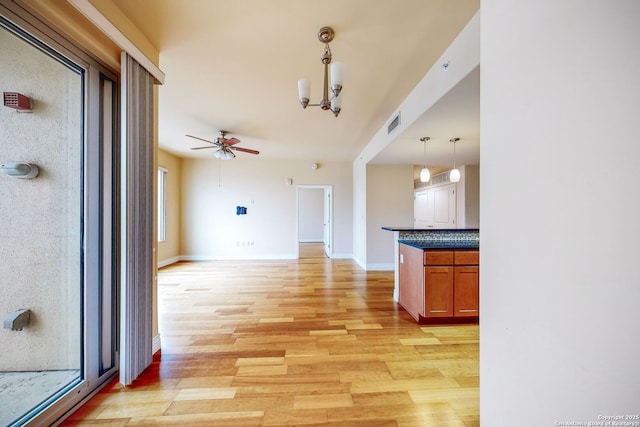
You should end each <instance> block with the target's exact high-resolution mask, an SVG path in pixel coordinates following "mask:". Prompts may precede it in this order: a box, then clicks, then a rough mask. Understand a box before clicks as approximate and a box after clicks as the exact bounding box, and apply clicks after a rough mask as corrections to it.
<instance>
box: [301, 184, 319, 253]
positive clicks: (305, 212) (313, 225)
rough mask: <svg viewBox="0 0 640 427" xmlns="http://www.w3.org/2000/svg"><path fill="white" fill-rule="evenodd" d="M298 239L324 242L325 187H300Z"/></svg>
mask: <svg viewBox="0 0 640 427" xmlns="http://www.w3.org/2000/svg"><path fill="white" fill-rule="evenodd" d="M298 241H299V242H324V189H322V188H299V189H298Z"/></svg>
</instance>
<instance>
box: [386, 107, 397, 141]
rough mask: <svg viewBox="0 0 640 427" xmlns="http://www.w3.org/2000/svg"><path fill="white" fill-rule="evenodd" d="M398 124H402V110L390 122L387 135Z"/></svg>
mask: <svg viewBox="0 0 640 427" xmlns="http://www.w3.org/2000/svg"><path fill="white" fill-rule="evenodd" d="M398 126H400V112H399V111H398V114H396V116H395V117H394V118H393V119H392V120H391V121H390V122H389V125H388V126H387V135H390V134H391V132H393V131H394V130H395V129H396V128H397V127H398Z"/></svg>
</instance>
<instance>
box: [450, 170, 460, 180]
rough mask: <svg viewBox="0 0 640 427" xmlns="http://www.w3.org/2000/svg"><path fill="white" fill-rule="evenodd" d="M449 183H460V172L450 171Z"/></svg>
mask: <svg viewBox="0 0 640 427" xmlns="http://www.w3.org/2000/svg"><path fill="white" fill-rule="evenodd" d="M449 181H451V182H459V181H460V171H459V170H458V169H455V168H454V169H451V172H449Z"/></svg>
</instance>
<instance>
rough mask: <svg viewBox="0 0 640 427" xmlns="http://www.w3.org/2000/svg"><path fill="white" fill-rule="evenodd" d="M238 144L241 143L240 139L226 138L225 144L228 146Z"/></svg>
mask: <svg viewBox="0 0 640 427" xmlns="http://www.w3.org/2000/svg"><path fill="white" fill-rule="evenodd" d="M238 142H240V140H239V139H238V138H228V139H227V138H225V140H224V143H225V144H227V145H233V144H237V143H238Z"/></svg>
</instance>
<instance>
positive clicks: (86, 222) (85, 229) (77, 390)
mask: <svg viewBox="0 0 640 427" xmlns="http://www.w3.org/2000/svg"><path fill="white" fill-rule="evenodd" d="M0 17H3V18H4V21H6V22H4V25H2V27H3V31H4V28H6V29H7V30H9V31H10V32H12V33H13V34H15V35H16V36H18V37H20V38H22V39H23V40H25V41H27V42H28V43H30V44H31V45H32V46H34V47H35V48H38V49H39V50H41V51H42V52H43V53H44V54H48V55H49V56H51V57H53V58H55V59H57V60H59V61H60V62H62V63H65V64H67V65H68V64H73V65H74V66H77V68H78V69H80V70H82V71H81V72H82V75H83V88H82V89H83V99H82V104H83V105H82V114H83V117H82V129H79V130H78V131H79V132H81V133H82V142H83V147H82V151H83V155H82V158H83V160H82V162H83V164H82V180H83V181H82V182H83V183H82V201H81V202H82V210H81V211H82V218H81V221H82V230H81V232H82V242H81V245H82V248H81V249H82V254H83V256H82V259H81V264H82V280H81V290H80V291H81V295H82V299H81V301H82V307H81V313H82V316H81V317H82V328H81V330H82V332H81V334H82V337H81V343H82V344H81V351H82V355H81V374H80V380H79V381H78V382H76V383H70V385H69V386H67V387H65V388H64V389H63V390H61V391H59V392H58V393H56V394H55V395H54V396H51V397H50V398H49V399H47V400H46V401H44V402H43V403H42V404H40V405H39V406H38V407H36V408H35V409H33V410H32V411H30V412H29V413H27V414H25V415H24V416H23V417H22V418H20V419H18V420H17V421H15V422H14V425H56V424H58V423H60V422H61V420H62V419H63V418H64V417H65V416H66V415H67V414H68V413H69V412H70V411H72V410H73V409H74V408H76V407H78V406H79V405H81V404H82V403H83V402H84V401H85V400H87V399H89V398H90V397H91V396H92V395H93V394H95V393H96V392H97V391H98V390H99V389H100V388H101V387H102V386H104V385H106V384H107V382H108V381H109V380H111V379H112V378H114V377H115V375H116V374H117V372H118V348H117V345H118V342H119V340H118V336H117V335H118V328H117V326H118V320H117V319H118V298H117V297H118V289H119V283H118V280H119V277H120V275H119V274H118V273H117V270H118V264H117V263H118V259H119V256H118V253H119V242H118V240H117V237H111V239H109V236H118V235H119V233H118V232H117V228H118V216H117V212H118V206H119V200H118V195H117V194H118V190H119V181H118V176H119V173H118V171H119V164H118V163H119V155H117V154H116V153H117V150H118V149H119V141H118V138H119V132H118V131H117V129H118V128H119V123H118V117H119V114H118V108H119V102H118V99H117V97H118V87H119V81H118V74H117V72H114V71H112V70H110V69H108V68H107V67H105V66H103V65H102V64H100V63H98V62H97V61H95V60H94V59H93V58H92V57H91V56H90V55H89V54H87V53H86V52H83V51H81V50H80V49H78V48H77V47H76V46H75V45H73V44H72V43H70V42H68V41H67V40H66V39H64V38H63V37H62V36H61V35H60V34H58V33H56V32H55V31H53V30H52V29H51V28H50V27H49V26H47V25H45V24H44V23H42V22H40V21H39V20H38V19H37V18H36V17H34V16H33V15H31V14H30V13H29V12H28V11H26V10H24V9H22V8H20V7H19V5H17V4H16V3H14V2H8V1H4V0H2V1H1V2H0ZM70 68H73V67H70ZM105 81H109V82H112V83H113V84H112V94H111V95H112V99H111V100H110V102H107V103H105V102H104V101H105V96H104V93H105V92H101V91H102V90H104V85H103V83H104V82H105ZM108 105H110V106H111V108H112V110H111V111H110V112H109V113H108V114H107V116H108V117H106V120H105V114H104V108H105V106H108ZM107 128H110V131H109V129H107ZM109 135H110V136H109ZM105 137H106V138H109V137H111V138H112V141H105ZM105 151H108V152H109V155H108V156H105ZM105 162H106V163H105ZM79 202H80V201H79ZM105 209H107V210H108V211H109V212H111V213H112V215H110V219H109V221H106V222H105V221H103V220H102V218H103V212H104V210H105ZM105 279H106V280H108V281H109V283H105ZM105 285H108V290H107V291H105ZM105 299H111V300H109V301H105ZM104 307H108V308H107V309H108V310H109V311H110V312H111V315H109V314H107V315H106V316H105V313H104V310H103V308H104ZM105 319H106V321H105ZM107 322H108V323H109V325H108V327H107V325H105V323H107ZM103 331H106V332H107V333H110V334H111V335H112V336H109V337H106V338H105V337H103ZM103 343H111V344H110V348H104V347H105V346H104V344H103ZM107 351H108V352H109V353H110V355H111V356H110V357H111V358H110V360H111V361H112V363H111V366H104V360H105V358H104V357H103V356H104V354H105V352H107ZM107 360H109V359H107Z"/></svg>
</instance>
